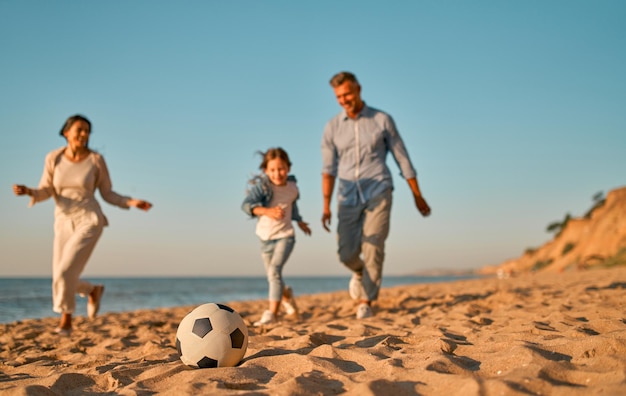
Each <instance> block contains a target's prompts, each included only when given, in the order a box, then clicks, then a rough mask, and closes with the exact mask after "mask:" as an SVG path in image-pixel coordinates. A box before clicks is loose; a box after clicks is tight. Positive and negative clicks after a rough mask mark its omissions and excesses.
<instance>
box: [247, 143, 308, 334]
mask: <svg viewBox="0 0 626 396" xmlns="http://www.w3.org/2000/svg"><path fill="white" fill-rule="evenodd" d="M260 154H261V155H262V156H263V161H262V162H261V166H259V169H261V170H262V173H261V174H260V175H258V176H255V177H254V178H253V179H252V180H250V184H252V188H250V189H249V190H248V191H247V196H246V198H245V199H244V201H243V204H242V205H241V208H242V209H243V211H244V212H246V213H247V214H248V215H249V216H251V217H257V218H258V221H257V225H256V235H257V236H258V237H259V238H260V239H261V257H262V258H263V264H264V265H265V272H266V273H267V282H268V284H269V309H268V310H267V311H265V312H263V316H262V317H261V320H259V321H258V322H255V323H254V325H255V326H260V325H265V324H270V323H274V322H276V316H277V314H278V308H279V306H280V302H281V300H282V302H283V307H284V308H285V310H286V311H287V314H292V313H296V315H297V308H296V306H295V301H294V300H293V294H292V293H293V292H292V290H291V288H290V287H289V286H285V283H284V281H283V276H282V271H283V266H284V265H285V263H286V262H287V259H288V258H289V255H290V254H291V251H292V250H293V246H294V244H295V242H296V240H295V232H294V229H293V225H292V221H294V220H295V221H296V222H297V223H298V227H300V229H301V230H302V231H303V232H304V233H305V234H306V235H311V229H310V228H309V225H308V223H305V222H304V221H302V217H301V216H300V213H299V212H298V205H297V204H296V200H297V199H298V198H299V192H298V187H297V186H296V178H295V177H294V176H291V175H289V169H290V168H291V162H290V161H289V156H288V155H287V153H286V152H285V150H283V149H282V148H280V147H278V148H270V149H269V150H267V151H266V152H265V153H260Z"/></svg>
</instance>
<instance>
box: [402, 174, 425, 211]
mask: <svg viewBox="0 0 626 396" xmlns="http://www.w3.org/2000/svg"><path fill="white" fill-rule="evenodd" d="M406 181H407V183H409V188H410V189H411V192H412V193H413V199H414V200H415V206H417V209H418V210H419V211H420V213H421V214H422V216H424V217H426V216H428V215H429V214H430V206H428V203H426V200H425V199H424V197H422V192H421V191H420V187H419V185H418V184H417V177H412V178H409V179H406Z"/></svg>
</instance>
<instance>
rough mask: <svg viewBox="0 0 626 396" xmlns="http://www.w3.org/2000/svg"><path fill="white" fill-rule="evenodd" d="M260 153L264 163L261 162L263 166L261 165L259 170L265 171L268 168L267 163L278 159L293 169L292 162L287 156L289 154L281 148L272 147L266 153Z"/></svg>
mask: <svg viewBox="0 0 626 396" xmlns="http://www.w3.org/2000/svg"><path fill="white" fill-rule="evenodd" d="M258 153H259V154H260V155H261V157H263V161H262V162H261V165H259V169H261V170H265V168H267V163H268V162H270V161H271V160H273V159H276V158H280V159H281V160H283V161H284V162H285V163H286V164H287V165H288V166H289V167H291V161H289V155H287V152H286V151H285V150H283V149H282V148H280V147H272V148H270V149H268V150H267V151H266V152H262V151H259V152H258Z"/></svg>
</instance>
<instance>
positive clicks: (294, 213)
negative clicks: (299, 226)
mask: <svg viewBox="0 0 626 396" xmlns="http://www.w3.org/2000/svg"><path fill="white" fill-rule="evenodd" d="M254 180H255V182H254V184H253V185H252V187H251V188H250V189H248V191H247V196H246V198H245V199H244V200H243V203H242V204H241V209H242V210H243V211H244V212H245V213H246V214H247V215H248V216H250V217H255V216H254V214H253V213H252V209H254V208H256V207H257V206H263V207H267V205H269V203H270V202H271V201H272V195H273V193H272V182H271V181H270V179H269V178H268V177H267V176H266V175H261V176H257V177H255V179H254ZM287 181H288V182H290V181H291V182H294V183H296V177H295V176H293V175H289V176H287ZM299 198H300V196H299V195H298V198H296V200H297V199H299ZM291 220H294V221H298V222H300V221H302V216H300V211H299V210H298V205H297V203H296V201H294V202H293V204H292V210H291Z"/></svg>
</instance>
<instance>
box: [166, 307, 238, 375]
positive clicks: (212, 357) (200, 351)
mask: <svg viewBox="0 0 626 396" xmlns="http://www.w3.org/2000/svg"><path fill="white" fill-rule="evenodd" d="M176 349H177V350H178V355H179V356H180V360H182V361H183V363H185V364H186V365H187V366H190V367H193V368H210V367H234V366H236V365H237V364H238V363H239V362H240V361H241V359H243V356H244V355H245V354H246V349H248V327H247V326H246V324H245V323H244V322H243V319H241V316H239V314H238V313H237V312H235V310H233V309H232V308H230V307H228V306H226V305H223V304H214V303H209V304H203V305H200V306H199V307H197V308H195V309H194V310H193V311H191V312H189V313H188V314H187V316H185V317H184V318H183V320H181V321H180V324H179V325H178V330H177V331H176Z"/></svg>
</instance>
